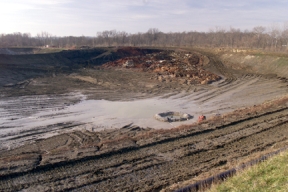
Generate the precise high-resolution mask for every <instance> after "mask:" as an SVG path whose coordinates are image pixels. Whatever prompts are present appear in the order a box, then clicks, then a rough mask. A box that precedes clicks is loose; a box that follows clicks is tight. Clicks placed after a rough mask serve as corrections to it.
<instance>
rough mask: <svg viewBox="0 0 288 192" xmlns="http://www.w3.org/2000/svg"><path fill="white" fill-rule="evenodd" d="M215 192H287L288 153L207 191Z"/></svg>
mask: <svg viewBox="0 0 288 192" xmlns="http://www.w3.org/2000/svg"><path fill="white" fill-rule="evenodd" d="M216 191H217V192H219V191H220V192H222V191H223V192H224V191H235V192H240V191H243V192H244V191H245V192H246V191H254V192H258V191H259V192H265V191H267V192H270V191H281V192H282V191H288V152H286V153H282V154H280V155H279V156H276V157H274V158H271V159H269V160H267V161H265V162H262V163H260V164H259V165H256V166H254V167H252V168H250V169H249V170H246V171H243V172H241V173H239V174H237V175H236V176H235V177H232V178H230V179H228V180H227V181H226V182H224V183H222V184H220V185H214V186H213V187H212V188H211V189H210V190H209V192H216Z"/></svg>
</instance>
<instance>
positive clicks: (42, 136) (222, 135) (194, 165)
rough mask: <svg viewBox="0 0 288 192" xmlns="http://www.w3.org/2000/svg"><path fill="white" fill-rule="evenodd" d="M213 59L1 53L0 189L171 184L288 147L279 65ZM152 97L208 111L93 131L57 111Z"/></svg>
mask: <svg viewBox="0 0 288 192" xmlns="http://www.w3.org/2000/svg"><path fill="white" fill-rule="evenodd" d="M153 54H154V55H153ZM225 54H227V53H225ZM157 55H158V57H157ZM173 55H174V56H175V57H174V58H171V57H173ZM224 56H225V55H224ZM185 57H186V58H185ZM187 57H191V59H190V60H189V58H187ZM141 58H142V59H141ZM143 58H145V59H143ZM197 58H198V59H197ZM221 58H223V54H222V55H221V54H219V53H215V52H211V51H207V50H200V49H197V50H195V49H193V50H192V49H190V50H185V49H177V50H171V49H170V50H165V51H162V50H160V49H138V48H136V49H135V48H118V49H117V48H105V49H95V50H78V51H71V52H69V51H64V52H59V53H52V54H32V55H29V54H27V55H0V68H1V71H0V74H1V76H0V78H1V88H0V90H1V93H0V96H1V98H0V115H1V117H0V120H1V121H0V129H1V134H0V140H1V146H0V153H1V157H0V191H21V190H22V191H65V190H75V191H91V190H92V191H93V190H97V191H161V190H162V191H173V190H175V189H178V188H181V187H183V186H185V185H188V184H191V183H193V182H195V181H197V180H199V179H203V178H205V177H209V176H211V175H213V174H216V173H218V172H220V171H223V170H227V169H229V168H231V167H233V166H236V165H239V164H241V163H243V162H245V161H248V160H249V159H253V158H256V157H257V156H259V155H260V154H265V153H267V152H269V151H273V150H277V149H279V148H281V147H284V146H287V144H288V140H287V136H288V132H287V131H288V129H287V128H288V123H287V122H288V99H287V93H288V86H287V85H288V81H287V79H286V78H287V77H286V76H285V74H284V75H283V74H282V73H279V74H277V73H276V74H271V73H270V72H269V71H265V70H261V73H260V72H259V71H257V72H255V73H253V71H251V70H249V71H245V67H244V66H243V67H240V68H239V67H238V68H237V67H232V68H228V67H227V66H229V67H231V66H233V63H231V58H230V60H228V59H227V55H226V57H225V59H226V60H225V61H223V62H224V63H225V65H224V64H223V62H222V60H221ZM173 59H175V60H173ZM151 60H152V61H151ZM164 60H165V62H164ZM170 60H171V61H172V60H173V61H174V63H173V62H169V61H170ZM127 61H129V62H127ZM139 61H143V63H142V64H141V63H139ZM147 61H148V62H147ZM191 62H192V64H191ZM127 64H128V66H127ZM147 64H148V66H147ZM190 64H191V65H190ZM238 64H239V65H240V64H241V63H238ZM244 64H245V63H244ZM244 64H243V65H244ZM234 65H235V64H234ZM151 66H153V67H151ZM167 66H168V67H167ZM178 66H181V67H178ZM183 66H185V67H183ZM249 69H251V68H249ZM189 70H190V72H189ZM278 70H279V69H278ZM187 71H188V72H187ZM280 71H281V70H280ZM193 75H194V76H193ZM277 75H278V76H277ZM203 78H204V79H203ZM203 81H205V82H203ZM155 97H157V98H158V99H159V98H160V99H170V100H171V102H173V101H175V102H176V101H177V102H178V101H181V102H182V101H183V102H182V103H180V104H179V106H181V107H183V106H184V107H183V110H184V108H185V107H187V106H190V105H188V104H187V103H191V102H193V105H194V104H195V105H197V106H202V108H200V109H198V110H194V111H193V113H194V114H193V115H194V116H195V117H194V120H195V119H197V118H198V115H200V114H201V113H205V114H206V113H207V117H208V120H207V121H204V122H202V123H200V124H198V123H194V122H195V121H194V122H191V123H190V125H182V126H180V127H177V128H171V125H169V124H168V123H166V124H163V127H162V129H159V127H158V128H157V129H154V128H155V127H156V124H155V127H153V124H152V126H148V127H147V126H144V124H143V125H142V124H140V123H139V124H133V123H130V122H128V121H127V125H126V126H118V124H113V125H114V126H113V125H112V124H111V127H110V128H109V129H105V130H99V129H98V126H99V125H100V119H96V120H95V121H94V122H93V123H91V122H90V121H86V120H85V119H84V120H81V121H80V120H79V119H77V116H80V112H81V113H85V112H83V111H77V113H72V112H67V111H65V109H69V107H70V106H78V104H79V103H81V102H82V101H83V100H101V99H104V100H110V101H114V102H116V101H135V100H140V99H149V98H155ZM183 103H185V105H184V104H183ZM167 105H168V106H169V103H168V104H167ZM171 106H173V105H171ZM203 106H204V107H203ZM211 106H216V107H214V108H213V107H211ZM176 107H178V105H177V106H176ZM176 107H175V108H176ZM215 108H216V109H215ZM179 109H180V108H179ZM116 110H117V109H116ZM138 110H141V108H140V106H139V107H138ZM46 111H52V113H49V115H48V114H46V113H44V112H46ZM53 111H55V112H53ZM135 111H137V107H136V108H135ZM160 112H161V111H160ZM42 113H43V114H42ZM39 114H41V115H39ZM153 115H154V114H151V119H145V120H144V121H151V122H152V121H153V120H152V116H153ZM36 116H37V118H39V121H36V120H35V121H34V120H33V118H35V117H36ZM64 117H65V118H66V117H72V119H71V120H69V121H68V120H65V121H64V119H65V118H64ZM55 119H58V120H60V121H57V122H56V121H55ZM48 120H49V121H48ZM61 120H62V121H61ZM107 121H109V120H107ZM29 122H30V124H29ZM31 122H32V123H31ZM111 122H112V120H111ZM36 123H38V124H39V125H36Z"/></svg>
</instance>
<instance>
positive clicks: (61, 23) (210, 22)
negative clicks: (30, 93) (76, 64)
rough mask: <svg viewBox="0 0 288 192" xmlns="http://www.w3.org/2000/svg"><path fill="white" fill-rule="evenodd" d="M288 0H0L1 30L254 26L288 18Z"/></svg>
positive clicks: (64, 32) (62, 32) (90, 32)
mask: <svg viewBox="0 0 288 192" xmlns="http://www.w3.org/2000/svg"><path fill="white" fill-rule="evenodd" d="M287 10H288V0H0V33H4V34H8V33H14V32H21V33H31V35H32V36H35V35H36V34H37V33H41V32H42V31H45V32H48V33H50V34H52V35H56V36H70V35H72V36H82V35H84V36H95V35H96V34H97V32H101V31H105V30H117V31H126V32H128V33H138V32H147V31H148V29H150V28H157V29H159V30H160V31H162V32H184V31H199V32H200V31H201V32H207V31H209V30H211V29H214V30H215V29H216V28H223V29H229V28H230V27H233V28H237V29H240V30H243V31H244V30H245V29H248V30H251V29H252V28H253V27H255V26H265V27H269V26H272V25H275V24H277V25H279V26H280V27H281V25H284V23H286V24H287V22H288V11H287Z"/></svg>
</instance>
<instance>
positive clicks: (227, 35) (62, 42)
mask: <svg viewBox="0 0 288 192" xmlns="http://www.w3.org/2000/svg"><path fill="white" fill-rule="evenodd" d="M45 46H47V47H59V48H75V47H81V46H85V47H98V46H169V47H170V46H203V47H205V46H207V47H229V48H253V49H255V48H256V49H265V50H272V51H287V50H288V25H287V26H286V27H284V28H283V29H280V28H277V27H272V28H269V29H267V28H266V27H263V26H257V27H254V28H253V30H250V31H248V30H246V31H241V30H240V29H235V28H232V27H230V29H229V30H225V29H222V28H219V27H216V28H215V29H213V30H210V31H209V32H197V31H190V32H181V33H180V32H170V33H163V32H161V31H159V30H158V29H157V28H151V29H149V30H148V31H147V32H145V33H136V34H129V33H127V32H124V31H116V30H110V31H103V32H98V33H97V35H96V36H95V37H87V36H80V37H75V36H66V37H57V36H53V35H51V34H49V33H47V32H42V33H39V34H37V35H36V36H31V35H30V34H29V33H13V34H1V35H0V47H2V48H3V47H45Z"/></svg>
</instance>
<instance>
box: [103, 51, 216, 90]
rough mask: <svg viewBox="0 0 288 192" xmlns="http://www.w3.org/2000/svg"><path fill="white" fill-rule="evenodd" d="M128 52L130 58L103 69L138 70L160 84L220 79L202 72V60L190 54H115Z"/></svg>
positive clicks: (110, 63)
mask: <svg viewBox="0 0 288 192" xmlns="http://www.w3.org/2000/svg"><path fill="white" fill-rule="evenodd" d="M128 51H130V52H131V55H132V56H128V57H123V58H121V59H118V60H116V61H113V62H108V63H105V64H104V65H103V68H128V69H132V68H133V69H139V70H141V71H144V72H153V73H155V78H156V79H158V80H159V81H161V82H165V81H166V82H171V81H179V82H180V83H182V84H188V85H189V84H209V83H212V82H215V81H218V80H220V79H221V77H220V76H218V75H215V74H213V73H211V72H209V71H206V70H204V68H203V63H204V61H203V60H204V59H203V57H201V56H200V55H198V54H196V53H191V52H189V53H188V52H175V51H161V52H154V53H143V52H141V50H140V49H137V48H135V50H134V49H133V48H130V49H129V50H126V49H120V50H118V51H117V52H119V53H123V54H124V53H125V55H128Z"/></svg>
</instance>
